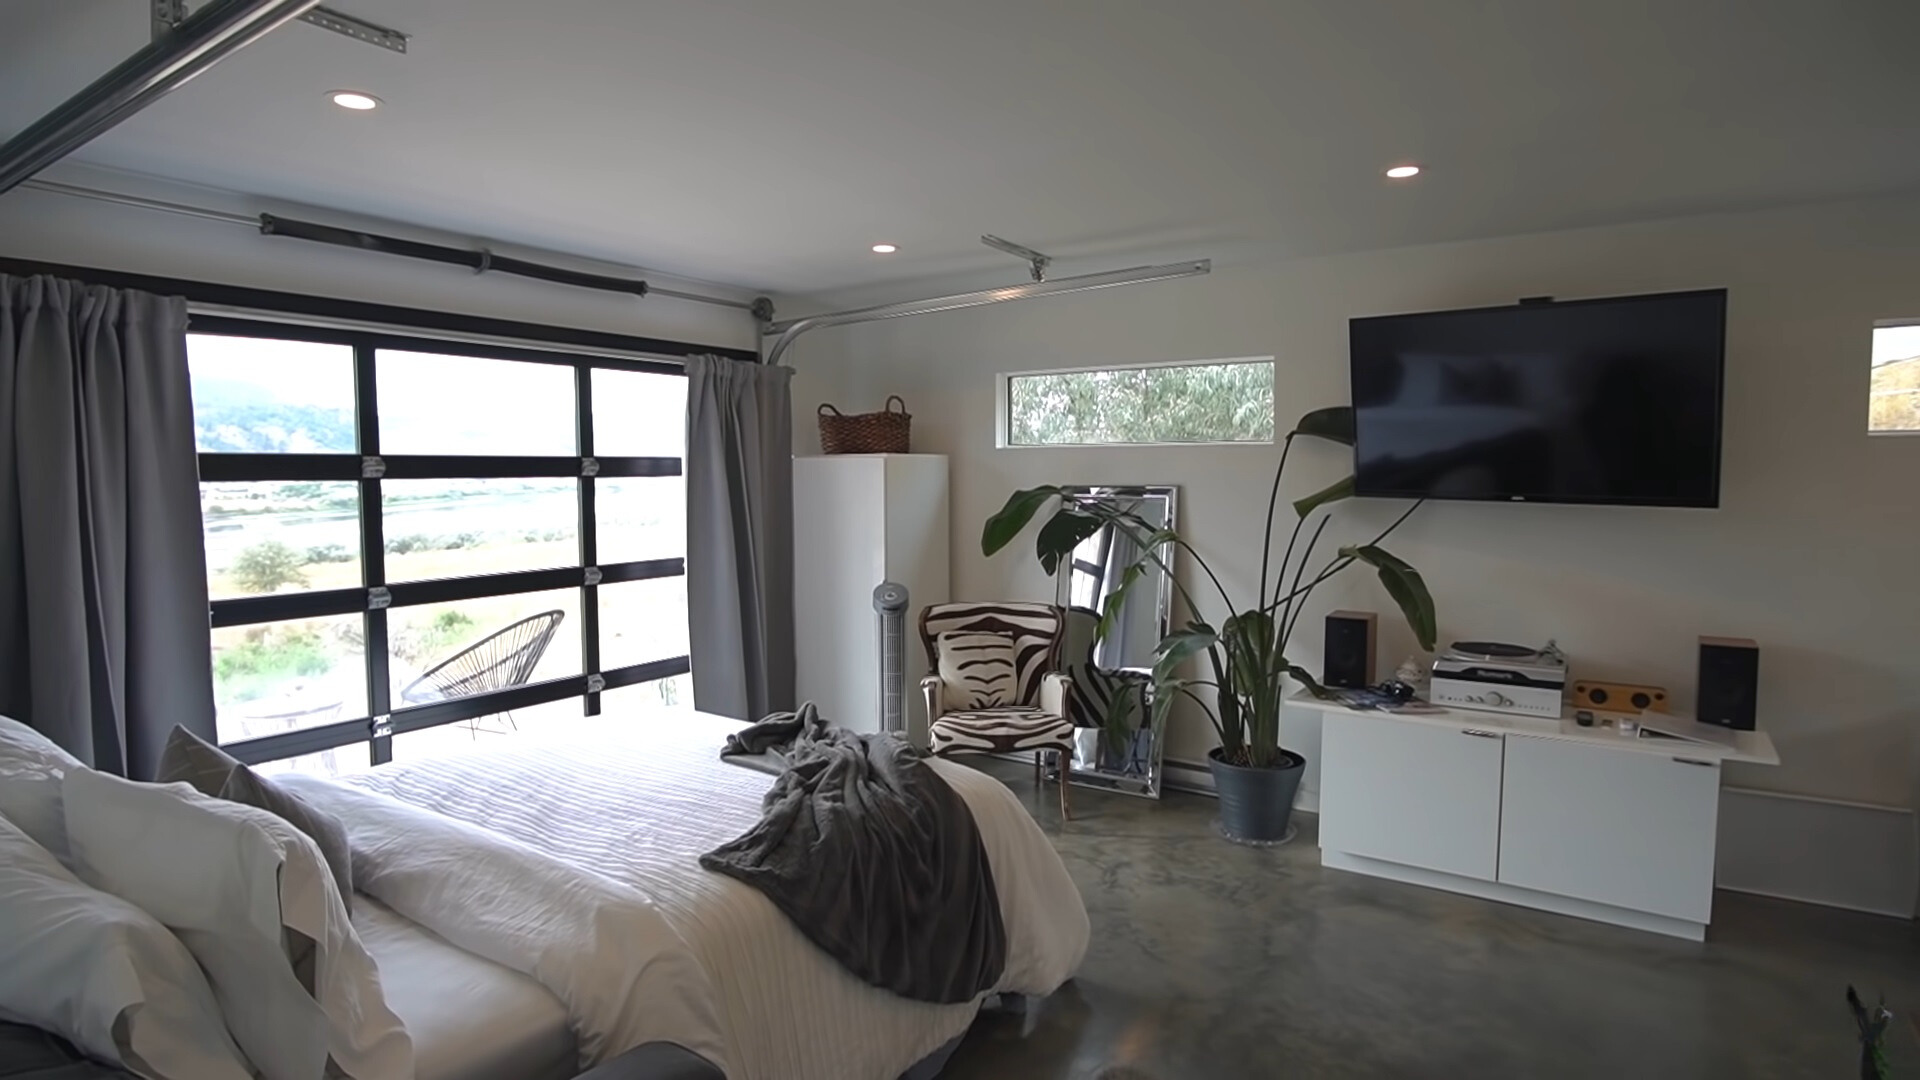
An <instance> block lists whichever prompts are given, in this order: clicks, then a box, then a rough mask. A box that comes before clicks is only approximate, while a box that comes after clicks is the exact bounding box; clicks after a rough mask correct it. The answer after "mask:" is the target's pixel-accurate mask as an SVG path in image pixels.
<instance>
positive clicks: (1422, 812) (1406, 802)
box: [1320, 713, 1503, 881]
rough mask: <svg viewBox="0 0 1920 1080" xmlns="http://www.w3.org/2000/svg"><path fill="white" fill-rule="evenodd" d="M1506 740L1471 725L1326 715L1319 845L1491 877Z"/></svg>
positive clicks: (1496, 853) (1497, 847)
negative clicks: (1503, 746) (1504, 741)
mask: <svg viewBox="0 0 1920 1080" xmlns="http://www.w3.org/2000/svg"><path fill="white" fill-rule="evenodd" d="M1502 743H1503V740H1502V739H1501V737H1500V736H1499V735H1498V734H1493V733H1489V732H1482V731H1478V730H1477V729H1474V728H1471V727H1466V726H1460V727H1453V726H1435V725H1430V724H1423V723H1409V722H1407V721H1405V720H1392V719H1386V718H1376V717H1371V716H1349V715H1344V714H1337V713H1329V714H1327V717H1326V721H1325V724H1324V726H1323V728H1322V733H1321V741H1320V846H1321V847H1322V848H1325V849H1327V850H1329V851H1342V852H1346V853H1348V854H1351V855H1365V856H1368V857H1370V858H1375V859H1385V860H1387V861H1389V862H1396V863H1402V864H1404V865H1407V866H1418V867H1423V868H1425V869H1428V870H1440V871H1444V872H1446V873H1449V874H1459V875H1462V876H1463V877H1472V878H1479V879H1481V880H1484V881H1491V880H1493V876H1494V870H1495V866H1496V860H1497V859H1498V858H1499V853H1500V759H1501V748H1502Z"/></svg>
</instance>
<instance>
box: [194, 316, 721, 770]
mask: <svg viewBox="0 0 1920 1080" xmlns="http://www.w3.org/2000/svg"><path fill="white" fill-rule="evenodd" d="M188 333H189V334H211V335H220V336H233V337H248V338H273V339H279V340H287V341H306V342H318V343H324V344H335V345H345V346H349V347H351V348H352V350H353V375H354V399H355V400H354V406H355V417H354V438H355V450H356V452H355V453H350V454H349V453H326V454H309V453H300V454H280V453H219V452H208V453H201V454H200V455H199V466H200V480H201V482H202V483H219V482H264V483H274V482H290V481H291V482H298V481H311V480H334V481H352V482H355V483H357V484H358V485H359V492H360V520H359V530H358V531H359V541H360V559H361V564H360V565H361V575H362V577H361V580H362V585H361V587H358V588H348V589H320V590H307V591H303V592H290V593H273V594H269V595H265V596H244V597H231V598H225V599H220V600H213V601H211V602H210V604H209V612H208V614H209V619H210V621H211V625H212V627H213V628H215V629H222V628H227V627H234V626H250V625H258V624H263V623H276V622H284V621H287V620H292V619H308V618H321V617H329V616H349V615H359V616H360V617H361V619H362V624H361V625H362V631H363V634H364V640H365V643H366V648H365V652H366V657H365V677H366V684H367V685H366V690H367V705H368V713H367V715H365V716H361V717H355V718H352V719H347V720H337V721H333V722H331V723H327V724H320V725H316V726H314V727H309V728H302V729H299V730H297V731H287V732H279V733H276V734H273V735H267V736H261V737H258V738H252V739H245V740H239V741H235V742H231V743H222V744H221V745H222V747H223V748H224V749H225V750H226V751H227V752H228V753H230V754H233V755H234V756H235V757H236V758H239V759H240V760H241V761H244V762H247V763H249V764H259V763H262V762H269V761H278V760H281V759H284V758H290V757H298V756H302V755H306V754H315V753H320V752H322V751H326V750H337V749H340V748H342V747H349V746H352V745H354V744H355V743H366V744H367V745H368V754H369V759H370V764H373V765H383V764H386V763H388V762H390V761H392V760H393V736H395V735H399V734H405V733H406V732H410V731H420V730H423V729H426V728H433V727H440V726H443V725H446V724H453V723H458V722H460V721H463V720H471V719H476V718H478V717H483V716H491V715H495V714H498V713H503V712H508V711H511V710H514V709H524V708H529V707H532V706H535V705H543V704H547V703H549V702H554V701H563V700H566V699H568V698H574V697H578V698H580V699H582V703H583V705H582V712H583V715H586V716H594V715H598V714H599V712H600V704H601V703H600V695H601V694H602V693H603V692H605V691H607V690H614V689H618V688H621V687H626V686H634V685H638V684H640V683H647V682H655V681H658V680H661V679H670V678H673V677H675V676H679V675H685V674H688V673H690V672H691V671H692V661H691V658H690V657H689V656H677V657H670V658H667V659H662V660H654V661H649V662H646V663H642V664H632V665H626V666H623V667H618V668H614V669H611V670H606V671H602V670H601V668H600V608H599V588H600V586H601V585H613V584H619V583H622V582H629V581H647V580H653V579H658V578H670V577H683V576H685V574H686V559H685V558H684V557H681V558H671V559H649V560H642V561H633V562H620V563H610V564H605V565H602V564H600V563H599V561H598V551H597V548H598V520H597V515H596V499H595V492H596V485H597V481H598V480H599V479H601V478H609V479H611V478H626V477H646V476H680V475H683V473H684V468H685V465H684V457H658V456H656V457H638V456H615V457H601V456H598V455H597V454H595V452H594V430H593V372H594V371H595V370H596V369H598V370H611V371H631V372H645V373H650V374H660V375H678V376H681V377H684V376H685V375H686V370H685V367H684V366H683V365H682V364H680V363H678V362H675V361H671V360H653V359H638V358H623V357H614V356H605V355H598V354H583V353H574V352H568V351H565V350H564V349H563V348H558V347H556V348H554V349H546V348H532V347H519V346H512V345H505V344H491V343H488V344H478V343H474V342H470V341H463V340H457V339H445V338H437V337H432V336H427V335H423V334H415V333H409V332H402V331H389V330H365V329H341V328H335V327H328V326H315V325H308V324H302V323H297V322H280V321H262V320H257V319H247V318H237V317H229V316H213V315H199V314H196V315H193V316H192V317H191V319H190V321H189V326H188ZM383 349H385V350H398V351H407V352H430V353H438V354H443V355H447V356H453V357H461V358H473V359H477V360H513V361H525V362H531V363H539V364H550V365H554V366H559V367H567V368H571V369H572V371H573V373H574V410H575V416H574V423H575V433H576V438H577V447H578V450H579V453H578V454H576V455H504V456H480V455H418V454H415V455H393V456H387V455H383V454H381V453H380V423H379V394H378V389H377V365H378V361H377V355H378V353H379V352H380V351H381V350H383ZM525 477H553V478H572V479H574V480H575V481H576V483H577V489H576V492H577V505H578V521H577V525H578V543H579V564H578V565H574V566H563V567H549V568H542V569H533V570H516V571H506V572H501V573H494V574H483V575H475V576H470V577H459V578H441V579H432V580H425V581H407V582H400V583H389V582H388V581H387V576H386V542H385V536H384V528H383V515H382V513H381V486H382V483H383V481H384V480H389V479H422V480H492V479H518V478H525ZM562 588H577V589H579V590H580V620H579V631H578V632H579V634H580V645H581V667H582V671H581V673H580V674H578V675H569V676H565V677H562V678H557V679H548V680H543V681H541V682H535V683H528V684H526V685H523V686H516V687H510V688H508V689H505V690H500V691H495V692H492V693H487V694H476V695H473V696H470V697H461V698H454V699H450V700H447V701H438V702H433V703H431V704H425V705H412V706H403V707H400V708H395V707H394V702H393V700H392V684H391V668H390V654H389V651H388V614H387V613H388V612H389V611H390V610H393V609H396V608H407V607H414V606H418V605H423V604H437V603H446V602H448V601H457V600H472V599H481V598H485V597H493V596H508V595H513V594H516V593H526V592H543V591H551V590H554V589H562ZM208 662H209V664H211V662H212V657H211V656H209V658H208Z"/></svg>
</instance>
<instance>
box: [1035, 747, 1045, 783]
mask: <svg viewBox="0 0 1920 1080" xmlns="http://www.w3.org/2000/svg"><path fill="white" fill-rule="evenodd" d="M1046 756H1047V752H1046V751H1045V750H1035V751H1034V752H1033V790H1035V791H1039V790H1040V759H1041V758H1043V757H1046Z"/></svg>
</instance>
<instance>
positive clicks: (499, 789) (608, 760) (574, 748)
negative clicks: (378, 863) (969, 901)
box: [302, 717, 1088, 1080]
mask: <svg viewBox="0 0 1920 1080" xmlns="http://www.w3.org/2000/svg"><path fill="white" fill-rule="evenodd" d="M739 726H740V725H738V724H736V723H734V722H732V721H727V720H721V719H716V718H710V717H697V718H683V719H671V720H669V719H651V718H648V719H634V718H599V719H595V720H586V719H583V720H582V721H581V722H580V726H579V728H578V730H576V731H571V732H569V735H568V737H567V739H566V741H564V742H563V741H558V740H539V739H534V738H520V739H515V740H511V741H508V742H505V743H503V744H502V745H499V746H498V747H495V748H488V749H482V750H476V751H475V752H473V753H470V754H466V755H461V756H454V757H445V758H438V759H432V760H424V761H421V762H418V763H414V764H409V763H406V762H395V763H394V764H392V765H387V766H382V767H380V768H378V769H375V770H373V771H371V772H368V773H364V774H361V775H358V776H353V777H350V778H347V781H346V782H347V783H350V784H353V785H356V786H358V787H361V788H364V789H367V790H370V791H377V792H381V793H384V794H386V795H389V796H392V797H393V798H395V799H398V800H400V801H402V802H404V803H407V804H411V805H413V806H418V807H426V808H430V809H432V810H435V811H438V812H440V813H442V814H445V815H448V816H449V817H452V818H455V819H458V820H460V821H463V822H469V823H472V824H475V825H480V826H483V827H485V828H486V829H488V830H491V831H493V832H495V833H498V834H500V835H502V836H506V837H510V838H512V839H513V840H515V841H519V842H520V843H521V844H525V845H527V846H528V847H529V848H532V849H536V850H537V851H539V852H541V853H544V854H546V855H550V856H552V857H553V858H554V859H556V860H558V861H560V862H564V863H566V864H569V865H570V866H572V867H573V868H575V869H576V870H578V871H587V872H588V874H589V875H591V876H594V877H603V878H604V879H607V880H609V883H612V882H617V883H619V885H621V886H625V887H629V888H631V889H633V890H635V891H637V892H639V893H643V894H645V895H646V896H647V897H649V898H650V899H651V900H652V901H653V903H654V905H655V906H656V908H657V911H658V913H659V914H660V915H661V916H663V917H664V920H665V922H666V923H667V924H668V925H669V926H670V927H671V928H672V929H673V930H674V931H675V932H677V934H678V935H679V937H680V938H681V940H683V941H684V942H685V944H686V947H687V948H688V949H689V950H690V952H691V955H692V956H693V958H694V959H695V960H696V961H697V963H698V965H699V967H700V969H701V971H702V972H703V973H704V978H705V980H706V983H707V985H708V986H709V987H710V988H711V992H712V993H713V995H714V1000H715V1001H716V1003H717V1005H718V1013H719V1016H718V1024H719V1028H720V1035H721V1038H722V1040H723V1042H724V1051H723V1052H722V1053H716V1052H710V1051H709V1050H706V1049H702V1048H701V1047H699V1046H692V1045H689V1044H687V1043H685V1042H684V1040H680V1039H676V1040H675V1041H681V1042H682V1045H689V1048H690V1049H694V1050H697V1051H699V1052H701V1053H705V1054H707V1056H708V1057H710V1058H712V1059H713V1060H714V1061H715V1062H716V1063H719V1064H721V1065H722V1066H723V1067H724V1068H726V1069H727V1072H728V1075H729V1076H730V1077H732V1078H733V1080H894V1078H895V1077H897V1076H899V1074H900V1073H901V1072H902V1071H904V1070H905V1069H906V1068H907V1067H909V1066H910V1065H912V1064H914V1063H915V1062H917V1061H919V1060H920V1059H921V1058H923V1057H925V1056H926V1055H927V1054H929V1053H931V1052H932V1051H933V1050H935V1049H936V1048H938V1047H939V1046H941V1045H942V1044H943V1043H945V1042H947V1041H948V1040H950V1039H952V1038H953V1037H954V1036H956V1035H958V1034H960V1033H961V1032H963V1031H965V1030H966V1028H967V1025H968V1024H969V1023H971V1022H972V1019H973V1016H974V1014H975V1012H976V1011H977V1010H978V1008H979V1003H978V1002H974V1003H970V1004H961V1005H936V1004H931V1003H927V1002H917V1001H909V1000H907V999H905V998H901V997H898V996H896V995H894V994H891V993H889V992H887V991H884V990H880V989H877V988H874V987H871V986H868V985H867V984H865V983H863V982H861V981H860V980H858V979H856V978H855V977H854V976H852V975H850V974H848V973H847V971H846V970H845V969H843V968H841V967H840V966H839V965H838V964H837V963H835V962H834V961H833V960H832V959H831V958H830V957H828V956H827V955H826V954H825V953H824V952H821V951H820V950H819V949H818V948H817V947H816V946H814V945H813V944H812V943H811V942H809V941H807V940H806V939H805V938H804V937H802V936H801V934H800V933H799V931H798V930H796V929H795V928H794V927H793V925H792V924H791V923H790V922H788V921H787V919H786V917H785V916H784V915H782V914H781V913H780V912H779V910H778V909H776V908H775V907H774V906H773V904H772V903H771V902H770V901H768V900H767V899H766V898H765V897H764V896H762V895H761V894H760V893H758V892H756V891H755V890H753V889H752V888H749V887H748V886H746V885H743V884H741V883H739V882H737V881H734V880H732V879H730V878H726V877H723V876H721V875H719V874H714V873H710V872H708V871H705V870H702V869H700V867H699V866H698V864H697V863H696V861H695V860H696V858H697V857H698V856H699V855H700V853H702V852H704V851H708V850H710V849H712V848H714V847H717V846H718V845H720V844H721V843H723V842H725V841H727V840H730V839H732V838H734V837H735V836H738V835H739V834H740V833H742V832H744V831H746V830H747V829H748V828H749V827H750V826H752V825H753V824H754V822H755V821H757V820H758V819H759V813H760V799H761V796H762V795H763V794H765V792H766V789H767V786H768V785H769V784H770V783H771V778H770V777H768V776H765V775H762V774H759V773H755V772H752V771H749V770H746V769H742V768H739V767H737V766H733V765H728V764H725V763H723V762H721V761H720V760H719V759H718V750H719V746H720V744H721V742H722V740H723V739H724V737H725V735H726V734H727V733H728V732H729V731H732V730H734V729H737V728H738V727H739ZM933 767H934V768H935V769H937V770H939V772H940V774H941V776H943V777H944V778H945V779H946V780H947V781H948V783H950V784H951V785H952V786H953V788H954V790H955V791H956V792H958V793H959V795H960V796H961V797H962V798H963V799H965V800H966V802H967V805H968V807H969V808H970V809H971V810H972V812H973V816H974V819H975V821H976V822H977V823H978V826H979V829H980V834H981V837H982V840H983V842H984V843H985V845H986V849H987V857H988V860H989V861H990V863H991V864H992V866H993V875H994V883H995V886H996V887H997V889H998V891H999V895H1000V907H1001V913H1002V916H1003V918H1004V921H1005V923H1006V928H1007V967H1006V971H1005V973H1004V974H1003V976H1002V977H1001V980H1000V982H999V984H998V985H997V986H996V989H998V990H1003V991H1010V992H1016V993H1025V994H1048V993H1051V992H1053V990H1055V989H1056V988H1057V987H1059V985H1060V984H1061V983H1063V982H1065V981H1066V980H1067V979H1068V978H1070V977H1072V975H1073V973H1074V971H1075V970H1076V969H1077V968H1078V967H1079V964H1080V961H1081V959H1082V957H1083V956H1084V954H1085V952H1086V947H1087V938H1088V923H1087V914H1086V908H1085V906H1084V905H1083V904H1082V902H1081V899H1080V894H1079V891H1078V890H1077V889H1076V888H1075V887H1074V884H1073V881H1072V880H1071V879H1070V878H1069V877H1068V876H1067V871H1066V867H1065V866H1064V865H1063V864H1062V863H1061V861H1060V857H1059V856H1058V855H1057V854H1056V853H1055V852H1054V850H1053V847H1052V845H1051V844H1050V843H1049V842H1048V840H1047V838H1046V836H1045V834H1043V833H1042V832H1041V831H1040V829H1039V827H1038V826H1037V825H1036V824H1035V823H1034V821H1033V819H1032V817H1031V816H1030V815H1029V814H1028V813H1027V811H1026V809H1025V807H1023V806H1022V805H1021V804H1020V802H1019V800H1018V799H1017V798H1015V797H1014V795H1013V793H1012V792H1010V791H1008V790H1007V788H1006V787H1005V785H1003V784H1001V783H1000V782H999V781H998V780H995V779H994V778H992V777H990V776H987V775H985V774H983V773H980V772H977V771H975V770H973V769H969V768H967V767H965V766H963V765H956V764H953V763H950V762H934V763H933ZM302 791H303V793H304V792H305V791H306V788H304V787H303V789H302ZM333 802H334V803H338V802H339V800H333ZM335 808H336V809H337V806H336V807H335ZM349 824H350V825H353V824H354V823H353V822H350V823H349ZM353 842H354V847H355V871H356V876H357V875H358V871H359V869H360V862H361V858H360V856H361V852H360V836H359V835H358V834H357V833H356V835H355V836H354V837H353ZM576 876H579V875H576ZM360 887H361V888H362V889H363V890H364V891H366V892H369V893H371V894H372V895H374V896H378V897H380V898H381V899H382V900H384V901H386V902H387V903H388V904H389V906H392V907H394V908H395V910H398V911H400V912H401V913H402V914H404V915H406V916H407V917H408V918H410V919H413V920H414V921H416V922H419V923H422V924H423V925H426V926H428V927H430V928H432V929H434V930H435V931H436V932H438V933H440V934H441V935H442V936H443V937H447V938H448V939H449V940H452V941H454V942H455V943H456V944H459V945H461V946H462V947H466V948H471V949H473V951H476V952H481V954H482V955H486V956H488V957H489V958H490V959H495V960H500V962H502V963H505V964H507V966H509V967H515V968H516V969H517V970H522V971H527V972H528V973H529V974H532V975H534V977H535V978H537V979H540V981H541V982H542V983H543V984H546V985H548V987H549V989H554V986H553V984H552V983H550V982H548V980H547V978H546V977H545V976H543V975H542V974H541V973H540V972H538V971H531V970H529V969H528V968H527V967H524V966H521V964H518V963H515V962H514V961H513V960H502V959H501V957H500V956H497V955H494V954H492V953H489V952H485V951H483V950H482V949H480V948H474V947H473V945H472V944H469V942H468V941H466V940H462V939H461V938H460V937H457V936H455V935H454V934H449V933H448V932H447V931H446V930H444V929H442V928H441V926H440V925H437V924H436V919H438V921H441V922H444V921H445V920H446V916H445V915H444V914H441V915H438V916H436V915H435V913H433V912H429V911H426V910H421V908H422V907H425V906H430V905H419V904H416V905H414V908H415V909H414V910H408V908H407V907H404V906H402V904H400V903H396V902H395V901H394V900H393V899H391V898H389V897H387V896H385V895H383V894H382V883H381V882H380V881H379V880H374V881H370V882H367V883H365V884H362V885H361V886H360ZM525 887H526V888H528V889H536V890H540V891H542V892H544V891H545V890H550V889H553V888H556V887H558V883H556V882H552V881H550V880H544V879H534V880H530V881H529V882H528V883H527V885H526V886H525ZM459 902H466V903H473V902H475V898H473V897H471V896H468V897H464V898H463V897H462V895H461V893H460V891H459V890H444V895H442V896H441V897H439V898H438V899H436V901H435V902H434V903H435V904H436V905H437V904H441V903H444V904H448V905H452V904H456V903H459ZM549 959H550V960H551V959H552V958H551V957H549ZM697 989H699V988H696V990H697ZM555 993H556V996H558V997H560V998H561V999H562V1000H563V1001H567V1002H568V1004H569V1006H570V1007H571V1006H573V1005H574V1004H575V1002H574V1001H573V1000H572V999H571V998H570V997H569V995H568V994H567V993H563V992H560V991H559V990H558V989H556V990H555ZM640 1000H641V999H639V998H636V999H635V1003H636V1004H639V1003H640ZM580 1019H581V1018H579V1017H576V1022H578V1021H579V1020H580ZM582 1040H583V1043H584V1042H585V1040H586V1035H585V1034H583V1035H582ZM605 1049H607V1050H608V1051H609V1052H617V1050H618V1049H623V1047H612V1046H607V1047H605ZM723 1059H724V1060H723Z"/></svg>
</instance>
